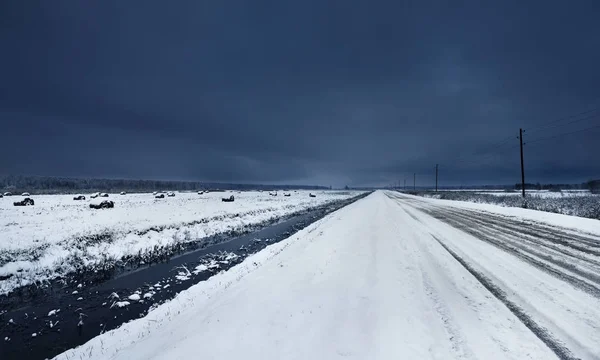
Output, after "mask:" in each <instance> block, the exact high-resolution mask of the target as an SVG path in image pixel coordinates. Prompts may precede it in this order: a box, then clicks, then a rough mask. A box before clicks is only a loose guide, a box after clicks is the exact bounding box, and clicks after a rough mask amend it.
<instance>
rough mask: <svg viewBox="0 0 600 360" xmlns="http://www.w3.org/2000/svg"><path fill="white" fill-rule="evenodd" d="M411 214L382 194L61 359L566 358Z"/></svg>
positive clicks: (325, 221) (268, 249)
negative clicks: (453, 257)
mask: <svg viewBox="0 0 600 360" xmlns="http://www.w3.org/2000/svg"><path fill="white" fill-rule="evenodd" d="M410 222H414V220H412V218H410V217H409V216H408V215H407V214H406V212H403V210H402V209H401V208H400V207H399V206H397V205H395V203H394V202H393V201H392V200H390V199H388V198H387V197H385V195H383V194H382V193H375V194H373V195H371V196H369V197H367V198H366V199H364V200H360V201H358V202H357V203H354V204H352V205H349V206H347V207H345V208H343V209H341V210H339V211H337V212H335V213H332V214H330V215H329V216H327V217H325V218H324V219H322V220H320V221H318V222H316V223H314V224H313V225H311V226H309V227H307V228H306V229H304V230H302V231H300V232H298V233H297V234H296V235H294V236H292V237H290V238H288V239H286V240H284V241H282V242H280V243H277V244H274V245H271V246H269V247H267V248H266V249H264V250H263V251H261V252H259V253H257V254H255V255H252V256H250V257H248V258H247V259H246V260H244V261H243V262H242V263H241V264H239V265H237V266H235V267H233V268H232V269H230V270H229V271H227V272H224V273H221V274H218V275H215V276H214V277H212V278H210V279H209V280H208V281H206V282H202V283H199V284H197V285H195V286H193V287H191V288H190V289H188V290H186V291H184V292H182V293H180V294H179V295H178V296H177V297H176V298H175V299H173V300H172V301H170V302H168V303H166V304H163V305H161V306H158V307H157V308H156V309H155V310H153V311H151V312H150V313H149V314H148V315H147V316H146V317H144V318H142V319H138V320H135V321H132V322H130V323H127V324H124V325H123V326H122V327H121V328H119V329H116V330H113V331H110V332H107V333H105V334H102V335H100V336H98V337H96V338H94V339H92V340H91V341H89V342H88V343H86V344H84V345H83V346H81V347H79V348H77V349H74V350H69V351H67V352H65V353H63V354H61V355H59V356H58V357H57V359H60V360H62V359H77V358H79V357H83V358H86V359H106V358H111V359H132V360H133V359H185V358H194V357H202V358H207V359H239V358H243V359H261V360H263V359H332V358H354V359H430V358H431V359H433V358H436V359H442V358H444V359H445V358H461V359H519V358H522V357H523V356H526V357H527V358H529V359H556V357H555V356H554V354H553V353H552V352H551V351H550V349H549V348H547V347H546V346H545V345H544V344H543V343H542V342H541V341H540V340H539V339H538V338H536V337H535V335H533V333H531V332H530V331H529V330H528V329H527V328H526V327H525V325H523V324H522V323H521V322H519V321H518V320H517V319H516V318H515V316H514V315H513V314H512V313H511V312H510V311H509V310H508V309H507V308H506V307H505V306H504V305H503V304H502V303H500V302H499V301H498V300H497V299H495V298H494V297H493V296H491V295H490V294H489V292H487V291H486V290H485V289H484V288H483V287H482V286H481V284H480V283H478V282H477V280H476V279H475V278H473V277H472V276H470V274H469V273H468V272H467V271H466V270H465V269H464V268H462V267H461V265H460V264H458V263H457V262H456V261H451V258H449V255H448V254H447V253H445V252H444V251H443V249H441V248H440V247H439V246H437V247H435V243H432V241H433V239H431V237H430V236H428V234H427V233H421V232H419V233H415V232H413V231H412V230H411V228H410V226H409V224H410ZM426 243H429V245H431V248H430V246H429V245H427V244H426Z"/></svg>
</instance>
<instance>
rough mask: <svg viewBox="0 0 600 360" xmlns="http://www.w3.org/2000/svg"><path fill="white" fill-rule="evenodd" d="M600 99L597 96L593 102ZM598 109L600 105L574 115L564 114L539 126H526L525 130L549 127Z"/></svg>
mask: <svg viewBox="0 0 600 360" xmlns="http://www.w3.org/2000/svg"><path fill="white" fill-rule="evenodd" d="M598 100H600V98H597V99H596V100H594V101H593V102H592V103H596V102H598ZM598 110H600V105H596V106H595V107H594V108H592V109H590V110H586V111H582V112H580V113H577V114H573V115H568V116H563V117H560V118H558V119H556V120H553V121H550V122H549V123H547V124H543V125H538V126H532V127H529V128H525V129H524V130H527V131H531V130H537V129H544V128H547V127H549V126H550V125H553V124H556V123H559V122H561V121H565V120H571V119H573V118H576V117H579V116H582V115H586V114H589V113H592V112H595V111H598Z"/></svg>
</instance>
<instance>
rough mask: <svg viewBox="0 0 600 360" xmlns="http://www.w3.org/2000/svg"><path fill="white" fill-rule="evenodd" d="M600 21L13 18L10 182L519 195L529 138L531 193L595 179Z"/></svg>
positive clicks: (34, 14)
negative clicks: (483, 190)
mask: <svg viewBox="0 0 600 360" xmlns="http://www.w3.org/2000/svg"><path fill="white" fill-rule="evenodd" d="M599 12H600V4H599V3H598V2H596V1H578V2H574V3H572V2H564V1H528V2H522V1H451V2H447V1H406V2H402V1H350V0H339V1H324V0H319V1H312V0H309V1H293V2H288V1H260V0H254V1H238V0H224V1H195V0H194V1H176V2H164V1H154V0H151V1H86V2H68V1H52V2H49V1H16V0H14V1H13V0H9V1H3V2H2V4H1V5H0V49H1V50H0V54H1V55H0V82H1V84H0V122H1V124H2V128H1V132H2V133H1V138H2V140H1V141H0V153H1V154H2V155H1V156H0V172H1V173H4V174H37V175H59V176H90V177H113V178H119V177H121V178H149V179H171V180H205V181H226V182H244V183H258V182H262V183H296V184H320V185H333V186H343V185H346V184H348V185H351V186H360V185H387V184H390V183H396V182H402V181H403V180H404V179H405V178H408V179H409V183H412V176H413V173H417V174H418V175H417V177H418V181H419V183H420V184H422V185H423V184H431V183H432V181H433V174H434V170H433V168H434V166H435V164H436V163H437V164H440V175H441V180H442V184H447V185H458V184H488V183H495V184H498V183H516V182H518V181H519V176H520V172H519V171H520V168H519V153H518V140H517V139H516V136H517V135H518V130H519V128H520V127H522V128H525V129H527V130H526V132H525V134H526V135H525V139H526V142H527V141H528V140H532V142H531V144H527V145H526V146H525V163H526V167H527V178H528V181H530V182H538V181H539V182H571V181H575V182H580V181H584V180H587V179H589V178H594V177H596V178H598V177H600V163H599V162H598V155H597V154H599V153H600V128H598V127H595V126H597V125H600V111H595V109H596V108H597V107H600V86H599V85H598V84H600V70H599V67H598V64H600V36H599V35H600V25H599V23H598V21H597V19H596V18H597V14H598V13H599ZM585 111H588V112H587V113H586V115H585V116H580V117H572V118H567V119H565V120H559V121H557V119H561V118H564V117H568V116H570V115H573V114H579V113H582V112H585ZM581 129H589V130H587V131H581V132H577V133H573V134H568V133H570V132H573V131H576V130H581ZM553 135H558V136H556V137H553V138H548V139H545V140H544V138H546V137H551V136H553ZM535 139H540V140H539V141H533V140H535Z"/></svg>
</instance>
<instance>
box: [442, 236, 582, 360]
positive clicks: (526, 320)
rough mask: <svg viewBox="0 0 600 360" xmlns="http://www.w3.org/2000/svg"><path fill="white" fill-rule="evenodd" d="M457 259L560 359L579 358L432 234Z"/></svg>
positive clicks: (571, 359) (490, 281)
mask: <svg viewBox="0 0 600 360" xmlns="http://www.w3.org/2000/svg"><path fill="white" fill-rule="evenodd" d="M431 236H432V237H433V238H434V239H435V240H436V241H437V242H438V243H439V244H440V245H441V246H442V247H443V248H444V249H445V250H446V251H447V252H448V253H449V254H450V255H451V256H452V257H453V258H454V259H455V260H456V261H458V262H459V263H460V264H461V265H462V266H463V267H464V268H465V269H466V270H467V271H468V272H469V273H471V275H473V276H474V277H475V278H476V279H477V281H479V282H480V283H481V285H483V287H485V288H486V289H487V290H488V291H489V292H490V293H491V294H492V295H494V297H496V298H497V299H498V300H499V301H501V302H502V303H503V304H504V305H505V306H506V307H507V308H508V309H509V310H510V312H511V313H513V314H514V315H515V316H516V317H517V318H518V319H519V320H520V321H521V322H522V323H523V325H525V326H526V327H527V328H528V329H529V330H530V331H531V332H532V333H533V334H534V335H535V336H536V337H537V338H538V339H540V340H541V341H542V342H543V343H544V344H546V346H548V348H549V349H550V350H552V352H554V354H556V356H557V357H558V358H559V359H562V360H575V359H578V358H577V357H576V356H574V355H573V353H572V352H571V351H570V350H569V349H568V348H567V347H566V346H565V345H564V344H563V343H562V342H561V341H559V340H558V339H556V338H555V337H554V336H553V335H552V333H550V331H548V329H546V328H545V327H543V326H542V325H540V324H538V323H537V322H536V321H535V320H534V319H533V318H532V317H530V316H529V315H528V314H527V313H526V312H525V310H523V309H522V308H521V307H520V306H518V305H517V304H516V303H514V302H513V301H511V300H510V299H509V298H508V296H507V295H506V293H505V292H504V291H503V290H502V289H501V288H500V287H498V286H497V285H495V284H494V282H493V281H492V280H491V279H489V278H488V277H486V276H485V275H483V274H482V273H480V272H479V271H477V270H475V269H474V268H473V267H472V266H471V265H470V264H469V263H467V262H466V261H465V260H464V259H462V258H461V257H460V256H459V255H458V254H457V253H455V252H454V251H453V250H452V249H450V248H449V247H448V246H447V245H446V244H445V243H444V242H443V241H442V240H440V239H438V238H437V237H436V236H434V235H431Z"/></svg>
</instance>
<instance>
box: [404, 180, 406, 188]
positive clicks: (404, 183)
mask: <svg viewBox="0 0 600 360" xmlns="http://www.w3.org/2000/svg"><path fill="white" fill-rule="evenodd" d="M404 190H406V178H404Z"/></svg>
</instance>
